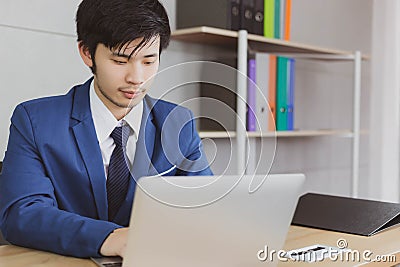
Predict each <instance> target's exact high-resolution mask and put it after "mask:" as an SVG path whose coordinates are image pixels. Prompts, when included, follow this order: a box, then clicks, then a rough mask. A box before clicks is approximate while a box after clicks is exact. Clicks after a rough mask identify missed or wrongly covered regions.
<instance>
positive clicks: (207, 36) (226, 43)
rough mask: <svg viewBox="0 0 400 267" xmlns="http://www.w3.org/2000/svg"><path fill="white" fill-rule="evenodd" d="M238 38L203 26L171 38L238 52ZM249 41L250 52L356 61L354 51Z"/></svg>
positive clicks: (262, 39)
mask: <svg viewBox="0 0 400 267" xmlns="http://www.w3.org/2000/svg"><path fill="white" fill-rule="evenodd" d="M238 36H239V34H238V32H236V31H230V30H225V29H218V28H213V27H207V26H202V27H194V28H187V29H180V30H176V31H174V32H173V33H172V36H171V38H172V40H176V41H183V42H187V43H196V44H205V45H216V46H220V47H225V48H228V49H231V50H233V51H237V39H238ZM247 41H248V47H249V50H253V51H257V52H268V53H276V54H287V55H290V56H292V57H297V58H310V59H322V60H354V52H353V51H345V50H338V49H331V48H324V47H319V46H314V45H309V44H302V43H297V42H291V41H284V40H281V39H273V38H266V37H263V36H260V35H255V34H248V36H247ZM296 54H297V55H296ZM299 54H300V55H299ZM301 54H303V55H301ZM362 59H364V60H368V59H369V56H366V55H363V56H362Z"/></svg>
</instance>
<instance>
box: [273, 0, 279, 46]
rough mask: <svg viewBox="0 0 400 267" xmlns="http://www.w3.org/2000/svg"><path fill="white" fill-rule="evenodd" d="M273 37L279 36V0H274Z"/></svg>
mask: <svg viewBox="0 0 400 267" xmlns="http://www.w3.org/2000/svg"><path fill="white" fill-rule="evenodd" d="M274 13H275V14H274V37H275V38H276V39H280V38H281V0H275V12H274Z"/></svg>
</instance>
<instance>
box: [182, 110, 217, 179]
mask: <svg viewBox="0 0 400 267" xmlns="http://www.w3.org/2000/svg"><path fill="white" fill-rule="evenodd" d="M187 112H188V115H187V116H188V117H189V118H188V122H186V123H185V126H184V127H183V129H182V134H180V135H179V146H180V150H181V151H182V153H184V154H183V155H184V158H183V159H181V161H180V164H179V165H178V166H177V167H178V171H177V174H176V175H186V176H191V175H213V173H212V171H211V168H210V164H209V162H208V160H207V157H206V154H205V153H204V150H203V145H202V142H201V139H200V136H199V134H198V132H197V130H196V124H195V121H194V118H193V113H192V112H191V111H190V110H187Z"/></svg>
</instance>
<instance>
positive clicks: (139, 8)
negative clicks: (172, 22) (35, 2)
mask: <svg viewBox="0 0 400 267" xmlns="http://www.w3.org/2000/svg"><path fill="white" fill-rule="evenodd" d="M76 31H77V35H78V42H82V45H83V46H85V47H86V48H88V49H89V53H90V55H91V57H92V60H93V67H92V68H91V69H92V72H93V73H95V72H96V67H95V64H94V54H95V52H96V48H97V45H98V44H103V45H105V46H106V47H108V48H109V49H116V50H119V52H121V51H120V50H121V49H122V48H123V47H124V45H126V44H128V43H129V42H132V41H133V40H135V39H137V38H143V40H142V41H141V43H140V44H139V45H138V46H137V47H136V48H135V49H134V51H133V52H132V53H131V55H132V54H133V53H135V52H136V51H137V50H138V49H140V48H142V47H143V46H145V45H147V44H148V43H149V42H150V41H151V40H153V38H154V37H157V36H159V37H160V50H159V53H160V54H161V51H162V50H163V49H164V48H166V47H167V46H168V44H169V40H170V36H171V29H170V26H169V20H168V15H167V12H166V10H165V8H164V6H163V5H162V4H161V3H160V2H159V1H158V0H83V1H82V2H81V3H80V5H79V7H78V11H77V13H76ZM131 55H130V56H131Z"/></svg>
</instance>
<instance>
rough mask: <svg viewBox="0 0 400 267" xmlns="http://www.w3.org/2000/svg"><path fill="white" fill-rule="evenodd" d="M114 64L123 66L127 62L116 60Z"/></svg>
mask: <svg viewBox="0 0 400 267" xmlns="http://www.w3.org/2000/svg"><path fill="white" fill-rule="evenodd" d="M114 62H115V63H117V64H118V65H123V64H125V63H126V62H125V61H120V60H116V59H114Z"/></svg>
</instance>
